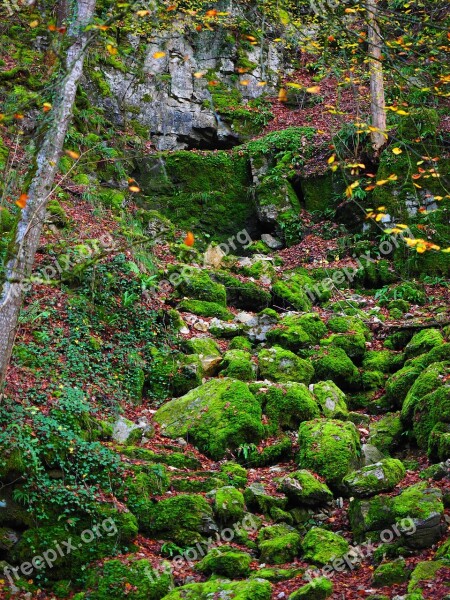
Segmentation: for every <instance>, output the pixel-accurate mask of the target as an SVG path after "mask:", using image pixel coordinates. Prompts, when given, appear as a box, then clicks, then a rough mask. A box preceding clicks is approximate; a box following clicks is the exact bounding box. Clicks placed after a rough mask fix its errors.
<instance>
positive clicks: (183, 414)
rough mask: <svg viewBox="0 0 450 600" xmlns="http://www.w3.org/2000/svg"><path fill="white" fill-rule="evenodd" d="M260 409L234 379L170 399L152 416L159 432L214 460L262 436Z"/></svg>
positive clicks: (250, 395)
mask: <svg viewBox="0 0 450 600" xmlns="http://www.w3.org/2000/svg"><path fill="white" fill-rule="evenodd" d="M261 416H262V413H261V406H260V405H259V403H258V402H257V400H256V399H255V397H254V396H253V394H251V393H250V391H249V389H248V386H247V385H246V384H245V383H243V382H241V381H236V380H234V379H228V378H224V379H220V380H211V381H208V382H207V383H205V384H203V385H202V386H200V387H198V388H196V389H194V390H191V391H190V392H188V393H187V394H186V395H185V396H182V397H181V398H177V399H175V400H171V401H170V402H168V403H167V404H165V405H164V406H162V407H161V408H160V409H158V410H157V412H156V413H155V415H154V420H155V421H156V422H157V423H159V425H161V428H162V432H163V433H164V434H165V435H168V436H169V437H172V438H178V437H183V438H186V439H189V441H191V442H193V443H194V444H195V445H196V446H197V447H198V448H199V450H201V451H202V452H203V453H205V454H206V455H207V456H210V457H211V458H213V459H215V460H220V459H221V458H223V457H224V456H225V454H226V453H227V451H228V450H236V449H237V448H238V447H239V446H241V444H245V443H257V442H259V441H260V440H261V438H262V436H263V426H262V424H261Z"/></svg>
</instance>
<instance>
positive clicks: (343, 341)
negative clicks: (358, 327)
mask: <svg viewBox="0 0 450 600" xmlns="http://www.w3.org/2000/svg"><path fill="white" fill-rule="evenodd" d="M320 345H321V346H324V347H325V348H329V347H333V348H342V350H344V352H345V353H346V354H347V356H348V357H349V358H351V359H352V360H359V359H361V358H362V357H363V356H364V353H365V351H366V339H365V337H364V336H363V335H362V334H360V333H334V334H332V335H330V336H329V337H327V338H325V339H323V340H321V342H320Z"/></svg>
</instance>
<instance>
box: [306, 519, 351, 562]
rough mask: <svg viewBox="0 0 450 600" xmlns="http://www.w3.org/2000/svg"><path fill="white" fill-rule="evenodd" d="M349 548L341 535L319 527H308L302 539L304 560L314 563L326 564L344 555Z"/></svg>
mask: <svg viewBox="0 0 450 600" xmlns="http://www.w3.org/2000/svg"><path fill="white" fill-rule="evenodd" d="M349 549H350V545H349V543H348V542H347V540H345V539H344V538H343V537H342V536H341V535H338V534H337V533H333V532H332V531H328V530H327V529H322V528H321V527H313V528H312V529H310V530H309V531H308V533H307V534H306V535H305V537H304V538H303V541H302V550H303V556H304V558H305V560H307V561H310V562H312V563H313V564H315V565H326V564H327V563H329V562H332V561H333V560H334V559H335V558H339V557H341V556H344V554H346V553H347V552H348V551H349Z"/></svg>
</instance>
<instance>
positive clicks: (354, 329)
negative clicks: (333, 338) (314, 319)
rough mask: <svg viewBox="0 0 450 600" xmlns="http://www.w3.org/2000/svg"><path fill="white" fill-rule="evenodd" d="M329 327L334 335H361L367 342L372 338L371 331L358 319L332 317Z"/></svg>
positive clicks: (328, 323)
mask: <svg viewBox="0 0 450 600" xmlns="http://www.w3.org/2000/svg"><path fill="white" fill-rule="evenodd" d="M327 327H328V329H329V330H330V331H331V332H333V333H353V334H355V333H356V334H361V335H363V336H364V338H365V339H366V340H370V339H371V337H372V334H371V332H370V329H369V328H368V327H367V325H365V324H364V323H363V322H362V321H361V319H359V318H357V317H352V316H339V317H332V318H331V319H329V320H328V322H327Z"/></svg>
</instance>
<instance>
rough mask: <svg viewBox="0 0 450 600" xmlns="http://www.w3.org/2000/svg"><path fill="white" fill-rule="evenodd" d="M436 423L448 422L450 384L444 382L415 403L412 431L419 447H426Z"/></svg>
mask: <svg viewBox="0 0 450 600" xmlns="http://www.w3.org/2000/svg"><path fill="white" fill-rule="evenodd" d="M449 366H450V363H449ZM438 423H439V424H444V423H448V424H450V385H449V384H446V383H444V385H442V386H441V387H440V388H438V389H437V390H435V391H434V392H431V393H429V394H426V395H425V396H423V398H421V399H420V400H419V401H418V402H417V403H416V406H415V408H414V416H413V432H414V436H415V438H416V441H417V445H418V446H419V448H421V449H423V450H427V449H428V445H429V440H430V436H431V432H432V431H433V429H434V428H435V426H436V425H437V424H438Z"/></svg>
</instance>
